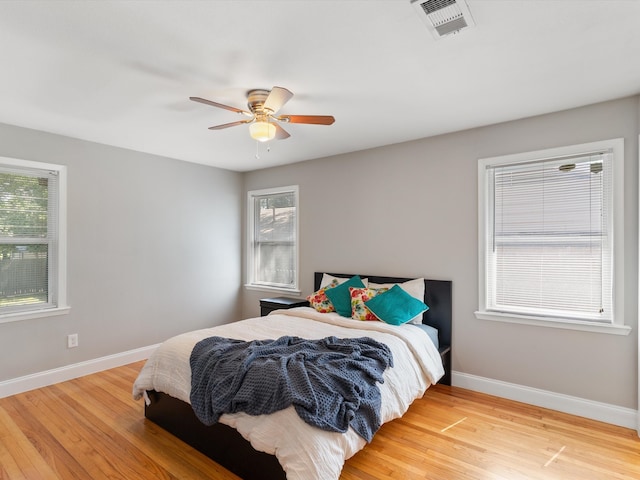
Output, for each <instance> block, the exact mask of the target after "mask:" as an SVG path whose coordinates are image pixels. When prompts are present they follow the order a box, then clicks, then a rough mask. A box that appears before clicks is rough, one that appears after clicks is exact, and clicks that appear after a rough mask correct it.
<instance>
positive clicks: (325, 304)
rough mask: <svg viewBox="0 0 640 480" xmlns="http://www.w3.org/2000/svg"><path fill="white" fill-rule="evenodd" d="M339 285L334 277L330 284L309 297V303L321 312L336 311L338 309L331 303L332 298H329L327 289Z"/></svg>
mask: <svg viewBox="0 0 640 480" xmlns="http://www.w3.org/2000/svg"><path fill="white" fill-rule="evenodd" d="M337 286H338V280H337V279H335V278H334V279H333V280H332V281H331V283H330V284H329V285H327V286H325V287H322V288H321V289H320V290H318V291H317V292H313V293H312V294H311V295H309V296H308V297H307V300H308V301H309V304H310V305H311V306H312V307H313V308H315V309H316V310H317V311H318V312H320V313H330V312H335V311H336V309H335V308H334V307H333V303H331V300H329V298H328V297H327V294H326V293H325V291H326V290H327V289H329V288H333V287H337Z"/></svg>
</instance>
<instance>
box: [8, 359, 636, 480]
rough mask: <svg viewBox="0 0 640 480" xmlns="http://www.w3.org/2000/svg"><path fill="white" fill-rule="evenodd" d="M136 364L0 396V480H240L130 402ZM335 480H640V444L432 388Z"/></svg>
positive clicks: (570, 420) (597, 428)
mask: <svg viewBox="0 0 640 480" xmlns="http://www.w3.org/2000/svg"><path fill="white" fill-rule="evenodd" d="M142 364H143V363H142V362H138V363H135V364H132V365H127V366H124V367H120V368H115V369H112V370H108V371H105V372H101V373H97V374H94V375H89V376H86V377H83V378H80V379H76V380H72V381H69V382H64V383H60V384H58V385H53V386H51V387H46V388H42V389H38V390H34V391H31V392H26V393H23V394H19V395H15V396H12V397H8V398H4V399H0V479H11V480H18V479H21V480H22V479H24V480H37V479H47V480H49V479H64V480H66V479H78V480H88V479H93V480H99V479H125V480H146V479H149V480H151V479H153V480H157V479H176V480H189V479H199V480H202V479H219V480H237V478H238V477H236V476H235V475H233V474H231V473H230V472H228V471H226V470H225V469H223V468H222V467H220V466H219V465H217V464H215V463H214V462H212V461H211V460H209V459H208V458H206V457H204V456H203V455H201V454H200V453H198V452H196V451H195V450H193V449H192V448H190V447H188V446H186V445H185V444H184V443H182V442H179V441H177V440H176V439H175V438H174V437H172V436H171V435H170V434H168V433H166V432H165V431H164V430H162V429H161V428H159V427H157V426H155V425H154V424H153V423H151V422H149V421H146V420H145V419H144V417H143V405H142V402H134V401H133V400H132V398H131V386H132V383H133V381H134V379H135V377H136V375H137V373H138V371H139V370H140V368H141V367H142ZM341 479H343V480H374V479H375V480H382V479H406V480H409V479H438V480H459V479H465V480H467V479H482V480H488V479H491V480H498V479H505V480H519V479H527V480H531V479H544V480H551V479H562V480H573V479H575V480H578V479H579V480H597V479H603V480H604V479H607V480H611V479H619V480H631V479H635V480H638V479H640V439H638V437H637V435H636V432H635V431H633V430H629V429H625V428H620V427H614V426H611V425H608V424H604V423H599V422H595V421H591V420H586V419H583V418H579V417H573V416H570V415H565V414H561V413H558V412H554V411H551V410H545V409H541V408H537V407H532V406H529V405H524V404H521V403H516V402H511V401H507V400H503V399H499V398H496V397H491V396H488V395H483V394H478V393H474V392H470V391H468V390H463V389H460V388H455V387H446V386H440V385H438V386H435V387H432V388H431V389H429V391H427V393H426V394H425V396H424V398H423V399H421V400H417V401H416V402H414V404H413V405H412V406H411V408H410V409H409V411H408V412H407V414H406V415H405V416H404V417H403V418H401V419H398V420H395V421H393V422H391V423H389V424H387V425H384V426H383V427H382V428H381V429H380V431H379V432H378V434H377V435H376V437H375V438H374V440H373V442H371V444H370V445H368V446H367V447H366V448H365V449H364V450H362V451H361V452H359V453H358V454H357V455H355V456H354V457H353V458H351V459H350V460H348V461H347V463H346V465H345V467H344V470H343V474H342V476H341ZM265 480H268V479H265Z"/></svg>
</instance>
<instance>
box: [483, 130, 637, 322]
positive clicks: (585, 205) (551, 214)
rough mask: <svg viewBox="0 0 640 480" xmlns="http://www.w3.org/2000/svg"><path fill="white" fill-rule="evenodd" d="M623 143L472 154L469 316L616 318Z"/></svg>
mask: <svg viewBox="0 0 640 480" xmlns="http://www.w3.org/2000/svg"><path fill="white" fill-rule="evenodd" d="M623 148H624V144H623V140H622V139H617V140H610V141H604V142H595V143H590V144H585V145H576V146H572V147H565V148H558V149H551V150H545V151H539V152H531V153H525V154H517V155H508V156H504V157H497V158H488V159H481V160H480V161H479V163H478V179H479V183H478V190H479V217H480V218H479V227H480V235H479V240H480V242H479V243H480V247H479V257H480V266H479V270H480V279H479V283H480V302H479V303H480V308H479V311H478V312H476V316H478V317H479V318H486V319H492V320H496V319H497V320H506V321H518V322H521V323H534V324H547V325H550V326H565V327H566V326H567V324H571V325H573V327H574V328H575V327H576V326H581V327H584V326H604V327H615V326H622V323H623V315H622V312H621V310H620V309H621V308H622V304H623V302H622V301H616V295H617V292H618V289H621V288H622V281H623V276H622V274H621V272H622V267H623V264H622V243H621V242H620V241H619V238H620V237H622V226H621V225H622V216H621V214H622V203H621V202H622V181H621V179H622V168H623ZM616 240H618V241H616ZM614 272H615V273H618V275H617V276H615V275H614ZM620 291H622V290H620ZM569 328H570V327H569ZM585 329H587V330H589V329H590V328H585ZM596 330H597V328H596ZM625 330H626V329H625Z"/></svg>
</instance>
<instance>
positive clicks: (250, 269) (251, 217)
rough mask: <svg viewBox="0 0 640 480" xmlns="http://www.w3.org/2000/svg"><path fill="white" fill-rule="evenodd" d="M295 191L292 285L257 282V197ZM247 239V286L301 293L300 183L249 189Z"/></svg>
mask: <svg viewBox="0 0 640 480" xmlns="http://www.w3.org/2000/svg"><path fill="white" fill-rule="evenodd" d="M286 193H293V195H294V197H295V204H296V215H295V226H294V232H295V240H294V243H295V254H294V263H295V274H294V281H293V285H292V286H291V287H284V286H278V285H268V284H263V283H257V282H256V281H255V278H254V272H255V262H256V258H255V254H254V248H253V245H254V241H255V235H256V229H255V224H256V222H255V215H256V210H255V198H256V197H263V196H265V195H278V194H286ZM246 211H247V239H246V262H247V265H246V279H247V280H246V283H245V288H247V289H249V290H262V291H269V292H282V293H286V294H291V295H300V293H301V290H300V286H299V285H300V284H299V275H300V241H299V238H300V235H299V229H300V221H299V218H300V192H299V187H298V185H289V186H285V187H273V188H264V189H259V190H249V191H248V192H247V210H246Z"/></svg>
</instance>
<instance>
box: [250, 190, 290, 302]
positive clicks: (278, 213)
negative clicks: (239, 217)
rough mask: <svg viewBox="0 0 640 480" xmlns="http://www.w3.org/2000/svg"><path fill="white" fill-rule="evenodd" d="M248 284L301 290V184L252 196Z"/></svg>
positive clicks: (259, 192) (261, 191)
mask: <svg viewBox="0 0 640 480" xmlns="http://www.w3.org/2000/svg"><path fill="white" fill-rule="evenodd" d="M247 203H248V207H249V208H248V219H249V228H248V247H247V253H248V259H247V265H248V286H252V287H260V288H267V289H270V288H271V289H281V290H287V291H289V292H297V293H299V292H298V187H297V186H290V187H283V188H277V189H267V190H254V191H250V192H249V196H248V202H247Z"/></svg>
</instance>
